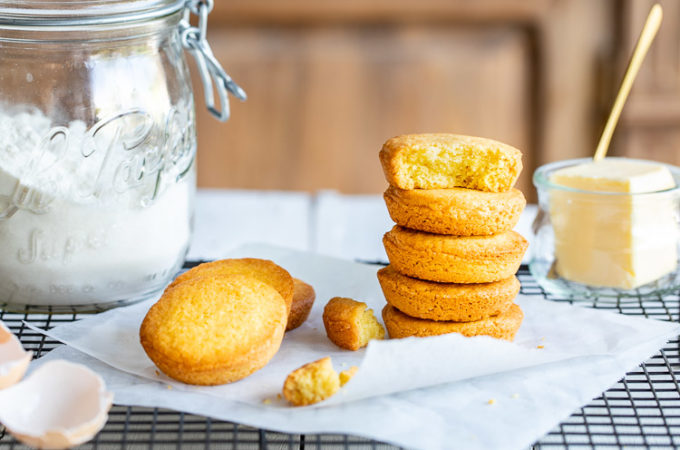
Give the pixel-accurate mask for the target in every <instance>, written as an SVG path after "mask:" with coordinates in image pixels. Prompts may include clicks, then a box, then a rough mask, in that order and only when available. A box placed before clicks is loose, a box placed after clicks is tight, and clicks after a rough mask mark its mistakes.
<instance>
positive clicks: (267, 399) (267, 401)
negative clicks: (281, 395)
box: [262, 398, 272, 405]
mask: <svg viewBox="0 0 680 450" xmlns="http://www.w3.org/2000/svg"><path fill="white" fill-rule="evenodd" d="M262 403H264V404H265V405H271V404H272V399H270V398H265V399H264V400H262Z"/></svg>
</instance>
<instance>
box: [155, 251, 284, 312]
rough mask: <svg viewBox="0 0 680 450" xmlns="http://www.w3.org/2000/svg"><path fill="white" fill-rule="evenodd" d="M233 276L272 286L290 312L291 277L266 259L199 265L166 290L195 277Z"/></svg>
mask: <svg viewBox="0 0 680 450" xmlns="http://www.w3.org/2000/svg"><path fill="white" fill-rule="evenodd" d="M234 274H238V275H247V276H250V277H253V278H255V279H257V280H260V281H262V282H263V283H267V284H268V285H270V286H272V287H273V288H274V289H276V290H277V291H278V292H279V294H281V297H283V299H284V300H285V301H286V308H287V310H288V312H290V309H291V305H292V303H293V292H294V289H295V287H294V283H293V277H291V276H290V274H289V273H288V271H286V269H284V268H282V267H280V266H278V265H276V264H274V263H273V262H272V261H269V260H267V259H257V258H241V259H222V260H218V261H211V262H207V263H203V264H199V265H198V266H196V267H194V268H192V269H190V270H187V271H186V272H184V273H183V274H181V275H180V276H178V277H177V278H175V281H173V282H172V283H170V286H168V289H169V288H172V287H175V286H177V285H178V284H179V283H182V282H184V281H186V280H189V279H192V278H196V277H215V276H222V275H234Z"/></svg>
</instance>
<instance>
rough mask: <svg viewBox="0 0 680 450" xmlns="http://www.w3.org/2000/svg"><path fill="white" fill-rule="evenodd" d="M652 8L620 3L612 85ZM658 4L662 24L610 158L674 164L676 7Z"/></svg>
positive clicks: (678, 82) (679, 36) (678, 76)
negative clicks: (617, 53)
mask: <svg viewBox="0 0 680 450" xmlns="http://www.w3.org/2000/svg"><path fill="white" fill-rule="evenodd" d="M654 3H656V2H655V1H651V0H625V1H624V2H623V5H622V8H621V9H620V20H621V24H622V28H621V33H622V39H621V40H622V46H621V52H620V54H619V55H618V64H617V67H618V71H619V73H617V76H616V77H615V79H616V83H619V82H620V81H619V80H620V79H621V77H622V74H623V73H624V71H625V67H626V65H627V62H628V58H629V57H630V54H631V52H632V51H633V48H634V46H635V43H636V42H637V38H638V35H639V33H640V30H641V29H642V27H643V25H644V22H645V20H646V18H647V14H648V13H649V10H650V8H651V7H652V5H653V4H654ZM659 3H661V5H662V7H663V9H664V17H663V22H662V24H661V28H660V29H659V33H658V35H657V37H656V40H655V41H654V42H653V43H652V46H651V47H650V50H649V54H648V55H647V58H646V59H645V62H644V64H643V66H642V67H641V69H640V73H639V75H638V78H637V79H636V81H635V85H634V86H633V89H632V91H631V95H630V98H629V100H628V104H627V105H626V108H625V109H624V112H623V115H622V120H621V124H620V126H619V130H618V131H617V132H616V134H615V140H614V145H613V147H612V151H611V154H613V155H621V156H632V157H636V158H642V159H651V160H656V161H663V162H667V163H671V164H680V2H678V1H677V0H662V1H660V2H659Z"/></svg>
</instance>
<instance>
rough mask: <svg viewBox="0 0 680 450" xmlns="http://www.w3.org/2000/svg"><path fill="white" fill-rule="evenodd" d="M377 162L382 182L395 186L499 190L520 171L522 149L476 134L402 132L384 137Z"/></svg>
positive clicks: (505, 187) (404, 187)
mask: <svg viewBox="0 0 680 450" xmlns="http://www.w3.org/2000/svg"><path fill="white" fill-rule="evenodd" d="M380 162H381V164H382V167H383V172H384V173H385V178H386V179H387V182H388V183H389V184H391V185H393V186H396V187H398V188H401V189H448V188H454V187H464V188H469V189H476V190H479V191H489V192H505V191H507V190H509V189H510V188H511V187H512V186H513V185H514V184H515V181H517V177H519V173H520V172H521V171H522V152H520V151H519V150H517V149H516V148H514V147H511V146H510V145H507V144H503V143H501V142H498V141H494V140H491V139H486V138H480V137H472V136H461V135H456V134H443V133H441V134H407V135H403V136H397V137H393V138H392V139H389V140H388V141H387V142H385V144H384V145H383V147H382V150H381V151H380Z"/></svg>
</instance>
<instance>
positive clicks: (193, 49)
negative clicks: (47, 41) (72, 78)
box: [0, 0, 246, 122]
mask: <svg viewBox="0 0 680 450" xmlns="http://www.w3.org/2000/svg"><path fill="white" fill-rule="evenodd" d="M32 3H34V2H26V3H25V4H22V3H21V2H14V1H9V0H0V27H4V28H8V29H33V28H51V27H54V28H58V29H60V30H67V29H79V27H83V26H93V25H107V24H112V25H113V24H120V23H134V22H143V21H147V20H153V19H156V18H160V17H165V16H168V15H171V14H175V13H177V12H180V11H182V10H184V16H183V18H182V20H181V21H180V23H179V33H180V38H181V43H182V46H183V47H184V48H185V49H186V50H187V51H188V52H189V53H191V55H192V56H193V57H194V59H195V60H196V64H197V66H198V70H199V74H200V76H201V81H202V82H203V92H204V98H205V102H206V106H207V108H208V110H209V111H210V113H211V114H212V115H213V116H215V117H216V118H217V119H218V120H220V121H222V122H225V121H227V120H228V119H229V113H230V110H229V98H228V94H229V93H231V94H232V95H233V96H234V97H236V98H238V99H239V100H241V101H244V100H246V93H245V91H244V90H243V89H241V87H240V86H238V85H237V84H236V83H235V82H234V81H233V80H232V79H231V77H230V76H229V75H228V74H227V72H226V71H225V70H224V68H222V65H221V64H220V63H219V61H217V58H215V55H214V54H213V52H212V49H211V48H210V44H208V41H207V31H208V14H210V12H211V11H212V9H213V7H214V0H175V1H172V0H158V1H156V2H151V5H150V6H149V4H148V2H125V1H117V2H112V4H113V6H112V7H109V8H101V7H97V8H95V9H90V8H87V7H83V8H82V9H62V10H60V9H55V8H48V9H44V10H43V9H40V8H35V6H31V4H32ZM81 3H82V4H83V5H85V6H87V5H89V4H95V3H97V2H96V1H93V0H85V1H82V2H81ZM135 3H139V5H138V6H135ZM41 5H42V4H41ZM48 6H49V5H48ZM90 6H92V5H90ZM41 7H42V6H41ZM191 13H193V14H195V15H196V16H198V26H197V27H194V26H192V25H191V23H190V18H191ZM215 89H216V90H217V97H218V98H219V107H218V106H217V105H216V103H215V98H214V97H215V95H214V90H215Z"/></svg>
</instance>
